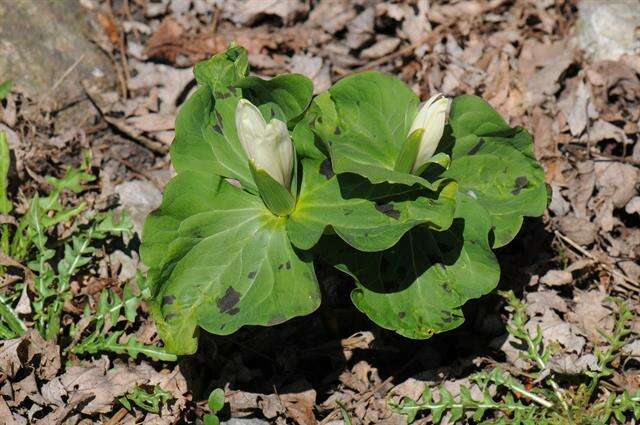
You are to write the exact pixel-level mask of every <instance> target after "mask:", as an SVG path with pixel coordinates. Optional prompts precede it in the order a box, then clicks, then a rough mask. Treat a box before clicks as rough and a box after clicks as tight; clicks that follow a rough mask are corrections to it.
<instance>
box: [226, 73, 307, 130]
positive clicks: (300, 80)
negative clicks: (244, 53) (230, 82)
mask: <svg viewBox="0 0 640 425" xmlns="http://www.w3.org/2000/svg"><path fill="white" fill-rule="evenodd" d="M237 87H239V88H241V89H242V94H243V96H244V97H245V98H246V99H248V100H249V101H250V102H251V103H253V104H254V105H265V106H267V105H269V106H270V107H271V108H273V110H274V111H275V113H276V115H275V118H278V119H280V120H281V121H284V122H288V121H291V120H293V119H295V118H297V117H299V116H300V115H302V113H303V112H304V111H305V110H306V109H307V107H308V106H309V103H311V97H312V96H313V83H312V82H311V80H310V79H309V78H307V77H305V76H304V75H300V74H283V75H278V76H276V77H274V78H272V79H270V80H263V79H262V78H259V77H253V76H251V77H247V78H245V79H243V80H242V81H239V82H238V83H237ZM265 118H266V117H265ZM267 121H268V120H267Z"/></svg>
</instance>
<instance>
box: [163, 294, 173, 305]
mask: <svg viewBox="0 0 640 425" xmlns="http://www.w3.org/2000/svg"><path fill="white" fill-rule="evenodd" d="M175 300H176V297H174V296H173V295H166V296H164V297H162V305H170V304H173V302H174V301H175Z"/></svg>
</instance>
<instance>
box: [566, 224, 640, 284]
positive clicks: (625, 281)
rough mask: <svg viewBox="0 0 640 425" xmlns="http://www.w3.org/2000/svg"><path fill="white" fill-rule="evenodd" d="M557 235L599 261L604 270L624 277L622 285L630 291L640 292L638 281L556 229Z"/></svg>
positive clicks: (621, 277) (582, 252)
mask: <svg viewBox="0 0 640 425" xmlns="http://www.w3.org/2000/svg"><path fill="white" fill-rule="evenodd" d="M555 235H556V236H557V237H558V238H560V239H562V240H563V241H564V242H566V243H568V244H569V245H571V246H572V247H573V248H574V249H576V250H577V251H578V252H580V253H581V254H582V255H584V256H586V257H589V258H590V259H592V260H593V261H595V262H596V263H598V264H599V265H600V267H602V268H603V269H604V270H606V271H608V272H609V273H611V274H612V275H614V276H616V277H618V278H620V279H622V282H620V286H622V287H624V288H626V289H628V290H630V291H635V292H640V283H638V282H637V281H635V280H633V279H631V278H630V277H627V276H625V275H624V274H622V273H620V272H619V271H617V270H616V269H614V268H613V267H612V266H610V265H608V264H605V263H603V262H602V261H599V260H598V259H597V258H596V256H595V255H593V254H592V253H590V252H589V251H587V250H586V249H584V248H583V247H581V246H580V245H578V243H576V242H574V241H573V240H571V239H570V238H568V237H567V236H565V235H563V234H562V233H560V232H559V231H557V230H556V231H555Z"/></svg>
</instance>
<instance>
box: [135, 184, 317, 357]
mask: <svg viewBox="0 0 640 425" xmlns="http://www.w3.org/2000/svg"><path fill="white" fill-rule="evenodd" d="M178 177H180V176H178ZM180 183H181V180H178V181H177V182H176V183H175V188H176V190H179V189H180V188H182V186H181V184H180ZM191 183H194V181H193V180H191ZM203 189H204V188H203ZM183 190H186V189H183ZM189 190H192V191H196V192H199V189H198V188H197V187H193V186H192V187H191V188H190V189H189ZM209 201H210V202H211V204H212V205H213V208H211V209H210V210H209V211H207V212H201V213H196V214H193V215H189V216H187V215H188V212H187V211H184V210H179V211H175V210H171V208H167V209H165V207H164V205H163V206H162V207H161V208H160V211H159V213H157V214H156V217H164V220H165V221H164V223H166V220H168V219H169V218H172V219H173V224H172V225H171V226H173V227H172V229H173V230H171V231H172V232H175V233H174V234H173V241H172V242H171V243H169V244H167V245H166V247H165V249H166V252H167V254H166V255H167V258H170V259H169V260H167V259H162V260H160V262H159V264H160V265H161V267H162V270H161V271H160V272H159V273H156V276H159V277H156V279H157V280H156V282H154V285H155V289H156V291H155V294H154V307H153V311H154V317H155V318H156V321H157V324H158V328H159V333H160V335H161V337H162V338H163V340H164V342H165V344H166V346H167V347H168V348H169V350H171V351H173V352H176V353H180V354H186V353H192V352H193V351H194V350H195V348H196V345H195V340H194V332H195V330H196V326H201V327H202V328H204V329H206V330H207V331H209V332H212V333H215V334H219V335H227V334H230V333H232V332H234V331H236V330H238V329H239V328H240V327H241V326H244V325H273V324H277V323H281V322H283V321H285V320H287V319H290V318H292V317H295V316H300V315H306V314H309V313H311V312H312V311H314V310H315V309H316V308H317V307H318V305H319V302H320V293H319V287H318V283H317V281H316V277H315V273H314V270H313V265H312V263H311V262H310V260H308V259H306V258H301V257H300V256H299V255H298V254H297V253H296V252H295V251H294V250H293V248H292V246H291V244H290V242H289V240H288V237H287V233H286V231H285V218H283V217H277V216H274V215H273V214H272V213H271V212H270V211H269V210H268V209H267V208H266V207H265V206H264V205H263V203H262V201H261V200H260V198H258V197H257V196H254V195H251V194H249V193H246V192H243V191H242V190H240V189H238V188H236V187H234V186H232V185H230V184H228V183H226V182H225V183H222V187H221V189H220V191H219V192H218V193H217V194H216V195H215V196H214V197H213V199H211V200H209ZM169 204H170V202H169ZM189 212H190V211H189ZM161 223H162V222H161ZM155 226H156V223H154V222H153V221H152V222H150V223H147V225H146V226H145V234H147V235H148V234H151V233H153V232H154V229H155ZM168 227H169V226H166V227H164V230H165V231H166V230H167V229H168ZM146 243H147V242H146V240H145V241H144V242H143V244H146ZM155 249H156V248H153V249H151V250H150V251H151V252H152V259H154V260H157V257H155V256H154V255H153V254H156V252H155ZM144 252H145V250H143V253H144ZM148 253H149V251H147V254H148ZM143 255H144V254H143ZM143 258H144V259H145V261H147V260H146V258H147V257H146V256H145V257H143ZM156 264H157V263H156Z"/></svg>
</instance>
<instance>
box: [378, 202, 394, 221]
mask: <svg viewBox="0 0 640 425" xmlns="http://www.w3.org/2000/svg"><path fill="white" fill-rule="evenodd" d="M376 209H377V210H378V211H380V212H381V213H382V214H385V215H388V216H389V217H391V218H395V219H396V220H398V219H399V218H400V211H398V210H397V209H395V208H393V205H392V204H382V205H376Z"/></svg>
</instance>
